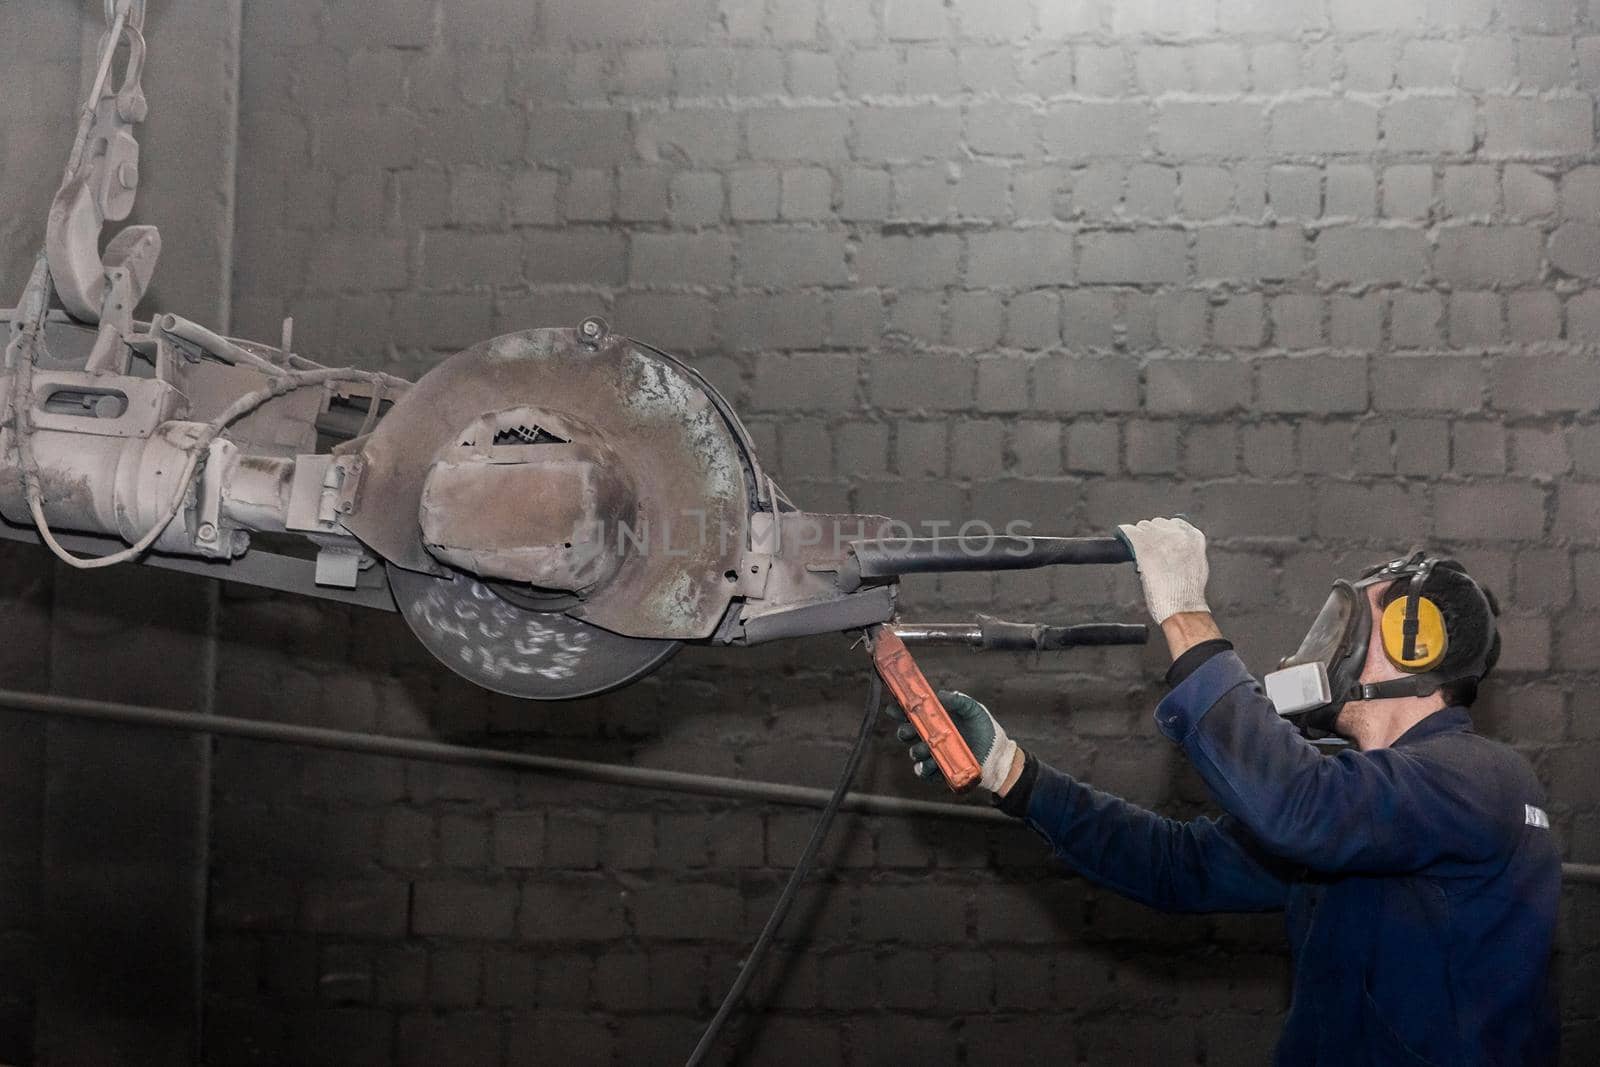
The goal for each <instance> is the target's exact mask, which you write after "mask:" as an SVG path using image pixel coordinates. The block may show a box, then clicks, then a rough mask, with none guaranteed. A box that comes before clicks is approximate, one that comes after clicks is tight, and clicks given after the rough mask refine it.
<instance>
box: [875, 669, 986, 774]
mask: <svg viewBox="0 0 1600 1067" xmlns="http://www.w3.org/2000/svg"><path fill="white" fill-rule="evenodd" d="M935 695H936V696H937V697H938V698H939V703H941V704H943V705H944V710H945V711H947V712H949V713H950V721H951V722H953V723H955V724H956V730H957V732H959V733H960V734H961V739H962V740H963V741H965V742H966V743H967V747H968V748H970V749H971V750H972V755H973V758H975V759H976V760H977V761H978V763H979V764H980V765H981V766H982V769H983V776H982V777H981V778H980V779H979V780H978V784H979V785H981V786H983V787H984V788H985V789H987V790H989V791H990V792H997V791H998V790H999V789H1000V786H1001V785H1002V784H1004V783H1005V780H1006V775H1008V774H1010V773H1011V762H1012V760H1013V759H1014V758H1015V756H1016V753H1017V743H1016V742H1015V741H1013V740H1011V738H1009V737H1007V736H1006V732H1005V731H1004V730H1003V729H1001V728H1000V724H999V723H998V722H996V721H995V718H994V716H993V715H990V714H989V709H988V708H986V707H984V706H983V705H982V704H980V703H978V702H977V701H976V700H973V699H972V698H971V697H969V696H967V694H965V693H960V692H957V691H955V690H953V689H941V690H939V692H938V693H936V694H935ZM888 711H889V714H890V715H892V716H893V717H894V718H897V719H899V720H900V728H899V729H897V730H896V731H895V734H894V735H895V736H896V737H898V738H899V739H900V740H901V741H907V742H913V744H912V745H911V747H910V749H908V751H909V752H910V753H911V758H912V760H914V761H915V762H914V764H913V766H912V770H914V771H916V773H917V777H918V778H923V779H926V780H928V781H932V782H937V781H939V780H941V779H943V778H944V772H942V771H940V770H939V765H938V764H937V763H935V762H934V759H933V753H932V752H931V751H929V749H928V746H927V744H926V743H925V742H924V741H923V740H922V738H921V736H919V735H918V733H917V728H916V727H915V726H912V725H911V723H910V722H909V721H908V720H907V719H906V713H905V712H904V711H902V710H901V708H900V706H899V705H898V704H895V703H892V702H891V703H890V704H889V707H888Z"/></svg>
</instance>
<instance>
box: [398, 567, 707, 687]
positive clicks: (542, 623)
mask: <svg viewBox="0 0 1600 1067" xmlns="http://www.w3.org/2000/svg"><path fill="white" fill-rule="evenodd" d="M386 566H387V568H388V573H389V588H390V590H391V591H393V593H394V600H395V603H396V604H397V605H398V606H399V608H400V614H401V615H404V616H405V620H406V623H407V624H408V625H409V626H410V627H411V631H412V633H414V634H416V635H417V639H418V640H419V641H421V642H422V643H423V645H424V646H426V648H427V649H428V651H429V652H432V653H433V654H434V655H435V656H436V657H438V658H439V660H440V661H441V662H443V663H444V664H445V666H447V667H449V668H450V669H451V670H453V671H455V672H456V673H457V674H459V675H461V676H462V677H463V678H465V679H467V680H468V681H470V682H473V683H475V684H477V685H481V686H483V687H484V688H485V689H492V690H494V691H495V692H497V693H505V694H506V695H508V696H514V697H524V698H526V699H528V700H573V699H576V698H578V697H587V696H595V695H596V694H599V693H604V692H607V691H609V690H612V689H616V688H617V687H619V686H623V685H627V684H628V683H629V682H632V681H634V680H635V679H638V678H641V677H643V676H644V675H646V674H649V673H650V672H651V671H653V670H655V669H656V668H657V667H659V666H661V664H662V663H665V662H666V661H667V659H668V658H669V657H670V656H671V655H672V654H673V653H674V652H676V651H677V650H678V647H679V645H680V644H681V642H678V641H653V640H647V639H644V638H638V637H623V636H622V635H621V634H614V633H612V632H611V631H610V630H602V629H601V628H600V627H598V626H592V625H590V624H589V623H586V622H581V621H579V620H577V619H574V618H572V617H571V616H569V615H563V614H560V613H555V612H541V611H531V610H529V609H527V608H524V607H518V606H517V605H515V604H512V603H510V602H509V601H507V600H506V599H505V598H503V597H501V596H500V595H499V594H497V593H496V592H495V591H494V590H493V589H491V588H490V587H489V586H487V585H485V584H484V583H483V582H481V581H478V580H477V579H476V578H473V577H471V576H470V575H466V574H461V573H459V572H451V573H450V574H449V575H447V576H444V577H435V576H434V575H431V574H420V573H418V572H416V571H408V570H406V569H404V568H402V567H396V566H395V565H394V564H392V563H390V564H387V565H386Z"/></svg>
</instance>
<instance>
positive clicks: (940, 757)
mask: <svg viewBox="0 0 1600 1067" xmlns="http://www.w3.org/2000/svg"><path fill="white" fill-rule="evenodd" d="M872 663H873V666H875V667H877V668H878V674H879V675H880V676H881V677H882V678H883V684H884V685H887V686H888V687H889V692H890V693H892V694H893V695H894V699H895V702H896V703H897V704H899V705H900V707H901V708H903V709H904V710H905V713H906V718H907V719H909V720H910V721H911V725H912V726H914V727H916V729H917V735H918V736H919V737H921V738H922V740H923V741H924V742H925V743H926V744H927V746H928V748H929V750H930V751H932V753H933V761H934V762H935V763H937V764H938V765H939V770H940V771H942V772H943V773H944V780H945V781H946V782H949V783H950V788H951V789H952V790H954V791H955V792H957V793H965V792H966V791H967V790H969V789H971V788H972V787H973V786H975V785H977V784H978V779H979V778H981V777H983V768H982V767H980V766H979V765H978V761H977V760H976V759H975V758H974V757H973V755H972V749H970V748H968V747H967V742H966V739H965V738H963V737H962V736H961V731H959V730H957V729H956V724H955V723H953V722H951V721H950V713H949V712H948V711H945V710H944V705H943V704H941V703H939V698H938V697H936V696H934V694H933V686H931V685H929V684H928V679H927V678H925V677H924V676H923V674H922V668H920V667H918V666H917V661H916V660H914V659H912V658H911V652H910V650H908V649H907V648H906V643H905V642H904V641H902V640H900V635H899V634H897V633H895V632H894V631H893V630H891V629H889V628H888V627H887V626H878V627H874V629H873V634H872Z"/></svg>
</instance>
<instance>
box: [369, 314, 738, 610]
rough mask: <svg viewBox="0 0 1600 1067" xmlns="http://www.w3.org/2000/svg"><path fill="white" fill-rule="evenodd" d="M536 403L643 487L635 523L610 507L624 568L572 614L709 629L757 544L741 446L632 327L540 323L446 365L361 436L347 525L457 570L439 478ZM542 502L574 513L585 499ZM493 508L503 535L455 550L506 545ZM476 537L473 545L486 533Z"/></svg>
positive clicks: (607, 522)
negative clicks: (433, 543)
mask: <svg viewBox="0 0 1600 1067" xmlns="http://www.w3.org/2000/svg"><path fill="white" fill-rule="evenodd" d="M521 408H532V409H537V410H538V411H542V412H546V413H549V414H550V415H552V416H556V417H559V418H561V419H563V420H565V422H564V425H565V426H566V428H567V430H568V431H569V432H570V433H571V434H572V438H571V440H572V442H573V443H574V444H578V443H583V444H590V445H592V446H593V447H596V448H606V449H609V450H610V451H611V452H612V453H614V454H615V456H616V458H617V461H618V463H619V465H620V466H619V470H621V471H625V472H626V477H627V479H628V480H629V481H630V482H631V483H632V486H633V490H632V498H633V501H634V504H633V511H632V518H633V521H632V522H627V521H626V518H627V517H626V516H625V515H618V514H615V513H613V514H607V515H603V516H601V518H602V520H603V524H602V525H603V530H602V531H601V532H602V533H603V534H604V535H605V536H606V537H607V538H608V540H610V541H611V542H612V543H611V544H610V545H608V546H607V549H608V551H610V552H614V553H617V554H618V555H619V556H620V559H619V560H618V561H617V563H616V569H615V572H614V574H613V575H612V576H611V577H610V578H609V580H606V581H604V582H603V583H601V584H599V585H597V586H595V587H594V588H593V589H592V590H590V591H589V592H588V595H587V597H586V599H584V600H583V601H582V602H581V603H579V604H577V605H575V606H573V607H572V608H570V609H569V613H570V614H571V615H572V616H574V617H576V618H581V619H584V620H586V621H588V622H592V623H594V624H595V625H597V626H600V627H602V628H604V629H607V630H612V631H614V632H616V633H618V634H623V635H627V636H633V637H651V638H672V639H695V638H705V637H708V636H710V634H711V633H712V632H713V631H714V630H715V629H716V626H717V623H718V622H719V621H720V620H721V618H722V616H723V614H724V612H725V610H726V608H727V606H728V603H729V601H730V599H731V597H732V593H733V586H734V584H735V581H736V580H737V573H738V572H737V568H738V565H739V563H740V561H741V558H742V556H743V554H744V551H745V547H746V544H747V529H746V527H747V518H748V510H747V490H746V485H745V474H744V471H745V466H744V463H743V462H742V457H741V452H740V448H739V445H738V443H737V442H736V441H735V439H734V437H733V435H732V433H731V432H730V430H729V427H728V425H727V423H726V422H725V421H724V419H723V418H722V416H721V415H720V413H719V412H718V411H717V409H716V407H715V406H714V405H713V403H712V402H711V400H710V398H709V397H708V396H707V394H706V393H705V391H704V390H702V389H701V388H700V387H699V385H698V384H697V383H695V382H694V381H693V380H691V379H690V378H689V377H688V376H687V375H685V374H684V373H683V372H682V371H680V370H679V369H678V368H677V367H676V366H674V365H673V364H672V363H670V362H668V361H666V360H663V359H661V358H659V357H657V356H655V355H653V354H651V353H649V352H647V351H645V350H643V349H641V348H640V347H639V346H637V345H635V344H633V342H631V341H630V340H628V339H627V338H624V337H619V336H615V335H609V334H606V335H602V336H601V337H600V338H598V339H597V340H595V341H593V342H592V343H590V344H585V343H584V342H583V341H582V340H581V339H580V337H579V335H578V333H577V331H575V330H571V329H552V330H530V331H526V332H523V333H515V334H508V335H506V336H504V337H498V338H495V339H494V340H491V341H486V342H484V343H483V344H480V345H476V346H474V347H473V348H469V349H467V350H466V351H464V352H461V353H458V354H456V355H454V356H452V357H450V358H449V359H447V360H445V361H444V362H443V363H441V364H440V365H439V366H438V367H436V368H434V369H433V370H432V371H430V372H429V373H428V374H426V375H424V376H423V377H422V379H421V380H419V381H418V382H417V383H416V385H415V386H413V387H412V388H411V389H410V390H409V391H408V392H407V394H406V395H405V396H404V397H403V398H401V400H400V401H399V402H398V403H396V404H395V406H394V408H393V409H392V410H391V411H390V412H389V414H388V415H387V416H386V417H385V418H384V420H383V421H382V422H381V423H380V424H379V425H378V428H377V429H376V430H375V431H373V433H372V434H371V436H370V437H368V438H367V439H366V440H365V441H364V442H359V443H358V442H352V445H353V446H355V445H359V447H358V448H353V449H352V450H353V451H358V453H359V457H360V459H361V462H362V467H363V472H362V476H361V484H360V488H359V490H358V491H357V496H356V502H355V509H354V511H353V512H352V513H350V514H349V515H348V516H346V517H345V519H344V525H345V527H346V528H347V529H349V530H350V531H351V532H352V533H354V534H355V535H356V536H357V537H359V538H360V539H361V540H362V541H363V542H364V543H365V544H367V545H368V546H369V547H370V548H372V549H373V550H374V551H376V552H378V553H379V554H380V555H382V556H383V557H384V558H385V559H387V560H389V561H390V562H392V563H394V564H396V565H397V566H399V567H401V568H404V569H407V570H413V571H421V572H424V573H429V574H434V575H440V576H443V575H445V574H447V573H449V572H448V570H447V568H446V567H445V566H444V565H443V564H442V563H441V562H440V561H439V560H438V559H436V558H435V557H434V556H432V555H431V554H430V553H429V552H428V550H427V547H426V546H425V544H424V542H423V539H422V537H421V536H420V521H421V514H422V505H423V492H424V486H425V484H426V482H427V480H428V478H429V472H430V470H431V469H432V468H433V466H434V464H435V463H436V462H438V461H439V460H440V459H441V458H444V456H445V454H446V453H448V452H450V451H451V450H454V449H458V448H460V447H461V442H462V441H464V440H467V436H463V435H470V434H471V433H472V431H473V428H474V426H476V425H479V424H480V420H483V419H485V418H486V417H493V416H496V415H498V414H499V413H501V412H511V411H514V410H516V409H521ZM602 428H603V429H602ZM585 434H588V435H590V437H591V438H592V439H590V440H585V436H584V435H585ZM535 451H536V449H535ZM529 458H530V460H531V459H532V457H529ZM536 480H537V479H535V481H536ZM483 505H484V506H485V507H493V508H501V509H507V510H508V511H509V512H510V513H512V514H511V515H510V521H513V522H514V520H515V516H516V514H517V513H523V512H525V509H527V508H528V506H529V502H528V501H527V500H523V499H515V498H512V499H500V500H498V501H497V500H495V499H493V498H485V499H484V500H483ZM538 506H540V507H548V508H552V509H559V510H562V511H563V512H564V513H571V512H572V511H573V509H574V505H573V504H572V503H571V502H570V501H558V500H540V501H538ZM618 506H623V505H618ZM479 518H480V519H481V520H482V523H483V528H484V530H485V531H488V532H489V533H490V534H491V535H492V536H490V537H488V538H485V539H483V540H482V541H481V543H480V544H476V545H456V546H454V547H455V548H457V549H459V550H461V551H463V552H471V551H473V550H475V549H478V548H483V549H485V550H495V549H504V547H505V535H506V533H507V530H508V527H507V526H506V523H505V521H502V519H503V518H505V517H504V516H502V517H501V518H494V517H491V516H488V515H481V514H480V516H479ZM534 532H537V528H536V527H535V529H534ZM464 533H465V534H466V536H463V537H460V538H458V540H467V539H470V538H471V532H470V531H464ZM730 573H732V574H734V575H735V577H734V578H732V579H730V578H728V577H727V575H728V574H730Z"/></svg>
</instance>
